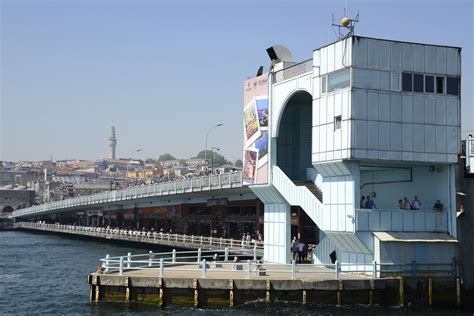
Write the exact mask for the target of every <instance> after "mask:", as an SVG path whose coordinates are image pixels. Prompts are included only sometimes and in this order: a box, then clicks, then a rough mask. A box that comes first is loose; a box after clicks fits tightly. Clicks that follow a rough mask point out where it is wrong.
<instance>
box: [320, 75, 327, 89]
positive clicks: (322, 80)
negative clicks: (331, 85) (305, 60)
mask: <svg viewBox="0 0 474 316" xmlns="http://www.w3.org/2000/svg"><path fill="white" fill-rule="evenodd" d="M326 82H327V77H326V76H324V77H322V78H321V93H326Z"/></svg>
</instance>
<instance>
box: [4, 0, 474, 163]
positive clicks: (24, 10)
mask: <svg viewBox="0 0 474 316" xmlns="http://www.w3.org/2000/svg"><path fill="white" fill-rule="evenodd" d="M257 2H258V3H257ZM0 3H1V50H0V52H1V68H0V72H1V86H0V87H1V91H0V92H1V112H0V115H1V119H0V124H1V125H0V133H1V137H0V142H1V143H0V160H14V161H16V160H43V159H49V157H50V154H52V155H53V159H54V160H57V159H68V158H78V159H97V158H104V157H106V156H107V153H108V143H107V138H108V134H109V128H110V126H111V125H112V122H113V123H114V124H115V126H116V130H117V137H118V145H117V155H118V156H119V157H126V156H127V155H128V154H129V153H130V152H132V151H133V150H135V149H137V148H142V149H143V151H142V152H141V153H139V155H138V154H137V155H136V156H135V157H139V158H147V157H157V156H158V155H159V154H162V153H171V154H173V155H175V156H177V157H183V158H186V157H191V156H193V155H195V154H196V153H197V152H198V151H200V150H202V149H203V148H204V142H205V135H206V132H207V129H208V128H209V127H210V126H212V125H213V124H217V123H224V126H223V127H219V128H218V129H215V130H214V131H213V132H212V133H211V134H210V136H209V147H211V146H214V147H220V148H221V153H222V154H224V155H225V156H226V157H227V158H228V159H231V160H235V159H239V158H241V150H242V133H243V132H242V129H243V127H242V124H243V123H242V119H241V118H242V107H243V106H242V102H243V100H242V99H243V80H245V79H246V78H247V77H249V76H253V75H255V73H256V70H257V68H258V66H259V65H265V66H267V67H268V64H269V60H268V57H267V55H266V52H265V49H266V48H267V47H269V46H271V45H273V44H283V45H285V46H286V47H288V48H289V49H290V50H291V51H292V52H293V55H294V57H295V59H296V60H303V59H307V58H310V57H311V55H312V51H313V49H315V48H317V47H320V46H321V45H324V44H325V43H328V42H330V41H333V40H334V39H335V36H334V32H333V30H332V28H331V26H330V22H331V13H335V14H337V15H339V16H341V15H342V10H343V7H344V5H346V4H347V7H348V9H349V13H350V14H351V15H353V14H354V13H356V12H357V10H360V18H361V22H360V23H359V25H358V26H357V29H356V34H359V35H363V36H371V37H380V38H388V39H398V40H404V41H414V42H426V43H434V44H444V45H453V46H461V47H463V60H462V62H463V69H462V75H463V82H462V84H463V91H462V99H463V123H464V125H463V127H462V129H463V130H474V123H473V121H474V110H473V106H474V105H473V99H474V98H473V90H474V89H473V88H474V83H473V75H474V65H473V56H474V51H473V35H474V34H473V29H474V22H473V21H474V17H473V10H474V8H473V4H472V3H473V2H472V1H470V0H449V1H448V0H447V1H428V0H426V1H419V0H405V1H401V0H396V1H395V0H393V1H381V0H377V1H376V0H373V1H355V0H347V1H344V0H333V1H298V0H287V1H277V0H272V1H250V0H247V1H236V0H234V1H217V0H215V1H179V0H174V1H171V0H170V1H131V0H129V1H112V0H110V1H109V0H102V1H92V0H84V1H53V0H52V1H41V0H37V1H22V0H16V1H7V0H0ZM468 121H469V123H468ZM466 123H468V124H469V125H468V124H466Z"/></svg>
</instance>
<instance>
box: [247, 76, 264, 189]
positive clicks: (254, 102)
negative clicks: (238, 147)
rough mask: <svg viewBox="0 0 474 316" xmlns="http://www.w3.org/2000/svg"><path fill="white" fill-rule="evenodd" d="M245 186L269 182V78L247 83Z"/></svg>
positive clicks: (260, 78) (261, 77)
mask: <svg viewBox="0 0 474 316" xmlns="http://www.w3.org/2000/svg"><path fill="white" fill-rule="evenodd" d="M243 117H244V148H243V159H242V162H243V173H244V184H266V183H267V182H268V161H269V159H268V154H269V153H268V74H263V75H261V76H258V77H256V78H252V79H248V80H246V81H245V82H244V116H243Z"/></svg>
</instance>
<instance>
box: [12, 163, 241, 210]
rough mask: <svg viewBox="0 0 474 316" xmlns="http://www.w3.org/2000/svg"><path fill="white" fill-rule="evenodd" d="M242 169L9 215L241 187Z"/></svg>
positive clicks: (55, 204) (83, 197) (48, 205)
mask: <svg viewBox="0 0 474 316" xmlns="http://www.w3.org/2000/svg"><path fill="white" fill-rule="evenodd" d="M242 185H243V182H242V172H241V171H239V172H233V173H223V174H219V175H210V176H203V177H196V178H189V179H184V180H177V181H170V182H162V183H155V184H149V185H143V186H138V187H133V188H126V189H121V190H114V191H108V192H102V193H96V194H91V195H85V196H78V197H74V198H69V199H66V200H62V201H54V202H49V203H45V204H41V205H34V206H31V207H28V208H24V209H20V210H16V211H14V212H13V213H12V216H13V217H21V216H28V215H40V214H42V213H47V212H50V211H54V210H61V209H69V208H77V207H81V206H95V205H100V204H102V203H108V202H117V201H125V200H132V199H140V198H147V197H156V196H163V195H172V194H182V193H190V192H201V191H210V190H218V189H229V188H236V187H242Z"/></svg>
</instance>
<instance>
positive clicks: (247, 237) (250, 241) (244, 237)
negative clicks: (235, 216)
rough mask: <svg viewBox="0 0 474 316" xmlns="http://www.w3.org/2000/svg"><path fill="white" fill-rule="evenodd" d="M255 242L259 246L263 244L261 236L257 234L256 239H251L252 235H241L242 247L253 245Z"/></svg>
mask: <svg viewBox="0 0 474 316" xmlns="http://www.w3.org/2000/svg"><path fill="white" fill-rule="evenodd" d="M255 242H258V243H259V244H261V243H263V236H262V234H260V233H258V234H257V239H255V238H253V237H252V235H250V233H247V234H245V233H244V234H242V245H250V244H252V245H253V244H254V243H255Z"/></svg>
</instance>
